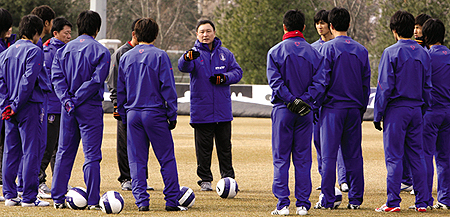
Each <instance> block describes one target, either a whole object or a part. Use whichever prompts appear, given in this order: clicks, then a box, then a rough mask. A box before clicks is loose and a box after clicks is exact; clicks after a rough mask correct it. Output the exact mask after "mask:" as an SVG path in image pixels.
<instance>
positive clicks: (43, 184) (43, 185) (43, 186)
mask: <svg viewBox="0 0 450 217" xmlns="http://www.w3.org/2000/svg"><path fill="white" fill-rule="evenodd" d="M39 189H41V190H43V191H44V193H46V194H50V193H52V191H51V190H50V188H49V187H48V186H47V184H45V182H44V183H41V184H39Z"/></svg>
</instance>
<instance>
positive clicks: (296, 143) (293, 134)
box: [267, 10, 323, 215]
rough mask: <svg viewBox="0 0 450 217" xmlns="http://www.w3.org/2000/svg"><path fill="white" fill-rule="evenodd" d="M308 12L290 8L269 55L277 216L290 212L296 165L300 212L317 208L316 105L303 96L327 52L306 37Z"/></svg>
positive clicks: (297, 203)
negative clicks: (313, 155) (291, 181)
mask: <svg viewBox="0 0 450 217" xmlns="http://www.w3.org/2000/svg"><path fill="white" fill-rule="evenodd" d="M304 29H305V15H304V14H303V13H302V12H301V11H299V10H289V11H287V12H286V13H285V14H284V17H283V30H284V35H283V41H281V42H280V43H278V44H277V45H275V46H274V47H272V48H271V49H270V50H269V52H268V53H267V80H268V81H269V85H270V87H271V88H272V99H271V102H272V104H274V106H273V110H272V114H271V116H272V157H273V166H274V175H273V176H274V177H273V185H272V192H273V194H274V195H275V197H276V198H278V203H277V207H276V209H275V210H274V211H273V212H272V215H289V204H290V200H289V195H290V191H289V187H288V186H289V167H290V161H291V157H292V162H293V164H294V167H295V198H296V199H297V202H296V204H295V205H296V207H297V211H296V213H297V214H299V215H306V214H308V210H309V209H310V208H311V202H310V201H309V196H310V194H311V163H312V159H311V136H312V121H313V116H312V113H311V114H309V112H310V109H311V107H309V105H307V104H306V103H304V102H303V101H302V100H300V99H299V97H300V96H301V95H303V94H304V93H305V92H306V91H307V90H308V87H309V86H310V85H311V84H312V80H313V76H314V75H315V74H316V73H317V72H318V71H319V70H321V69H322V68H321V65H322V61H323V56H322V55H321V54H319V52H318V51H317V50H316V49H314V48H313V47H312V46H311V45H310V44H308V42H306V41H305V38H304V37H303V34H302V31H303V30H304Z"/></svg>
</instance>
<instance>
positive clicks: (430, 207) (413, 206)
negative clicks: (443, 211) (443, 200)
mask: <svg viewBox="0 0 450 217" xmlns="http://www.w3.org/2000/svg"><path fill="white" fill-rule="evenodd" d="M408 209H416V205H412V206H410V207H408ZM426 209H429V210H432V209H433V206H427V208H426Z"/></svg>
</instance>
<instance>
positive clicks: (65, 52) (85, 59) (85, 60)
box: [55, 35, 110, 101]
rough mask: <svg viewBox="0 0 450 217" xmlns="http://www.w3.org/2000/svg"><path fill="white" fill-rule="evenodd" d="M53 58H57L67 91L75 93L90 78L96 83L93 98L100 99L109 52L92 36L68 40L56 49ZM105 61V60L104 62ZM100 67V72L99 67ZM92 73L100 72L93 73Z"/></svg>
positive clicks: (101, 98)
mask: <svg viewBox="0 0 450 217" xmlns="http://www.w3.org/2000/svg"><path fill="white" fill-rule="evenodd" d="M55 58H58V60H59V64H60V67H61V70H62V72H63V74H64V77H65V79H66V82H67V85H68V92H69V93H71V94H75V92H77V90H78V89H79V88H80V87H81V86H82V85H83V84H84V82H87V81H90V80H91V79H98V81H93V82H94V83H97V86H98V88H97V90H95V91H96V93H92V95H93V98H92V99H93V100H96V101H98V100H99V101H102V100H103V91H104V84H103V82H104V81H105V79H106V76H107V75H108V69H109V61H110V53H109V51H108V49H107V48H106V47H104V46H103V45H102V44H100V43H99V42H97V41H96V40H95V39H94V38H93V37H92V36H88V35H81V36H79V37H78V38H76V39H75V40H72V41H70V42H69V43H67V44H66V46H65V47H64V48H62V49H60V50H58V51H57V53H56V55H55ZM105 61H107V62H105ZM105 65H107V66H106V74H105V73H104V71H105V69H102V71H101V72H100V71H99V70H100V69H99V68H100V67H102V68H105V67H104V66H105ZM94 73H102V74H101V75H94Z"/></svg>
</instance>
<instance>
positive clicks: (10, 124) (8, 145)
mask: <svg viewBox="0 0 450 217" xmlns="http://www.w3.org/2000/svg"><path fill="white" fill-rule="evenodd" d="M42 29H43V23H42V20H41V19H40V18H39V17H37V16H35V15H27V16H24V17H23V18H22V20H21V21H20V24H19V38H20V40H19V41H17V42H16V43H15V44H14V46H11V47H9V48H8V49H7V50H6V51H4V52H3V53H2V54H1V55H0V92H1V93H2V96H1V105H0V106H1V108H3V109H2V120H5V135H6V136H5V147H4V148H5V150H4V154H3V163H4V164H3V168H2V170H3V171H2V174H3V195H4V196H5V199H6V201H5V205H6V206H17V205H22V206H23V207H32V206H48V205H49V203H48V202H46V201H40V200H39V199H37V198H36V197H37V194H38V185H39V182H38V171H39V165H40V161H41V159H40V158H39V157H40V156H41V154H40V152H41V149H40V144H41V143H40V137H41V129H42V128H41V126H42V122H43V117H42V113H41V108H42V102H43V93H42V90H41V88H40V87H39V85H38V83H37V81H36V80H37V77H38V74H39V73H40V71H41V70H42V62H43V52H42V50H41V49H40V48H39V47H37V46H36V43H37V42H38V40H39V35H40V34H41V32H42ZM20 162H23V167H22V168H20V170H21V173H22V174H23V177H22V179H23V195H22V200H21V199H20V198H19V197H18V194H17V185H16V182H15V181H16V178H17V174H18V171H19V164H20Z"/></svg>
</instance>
